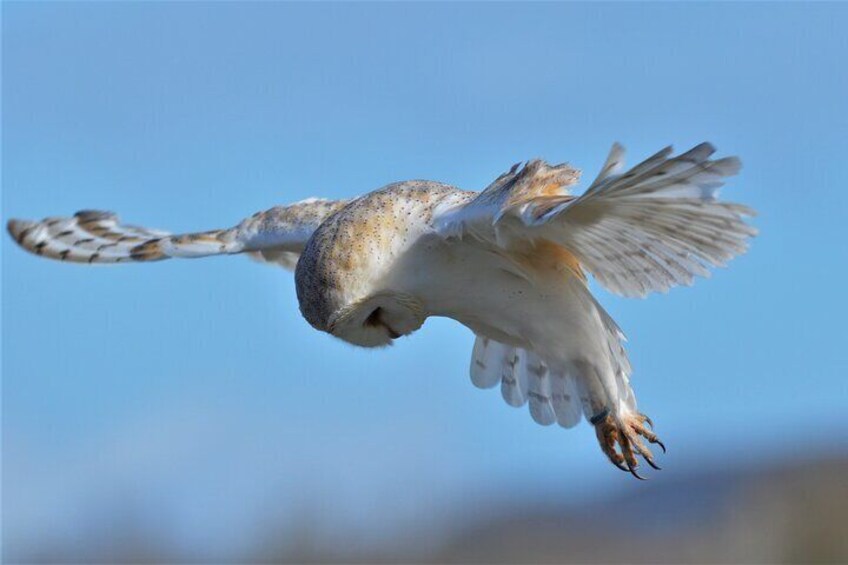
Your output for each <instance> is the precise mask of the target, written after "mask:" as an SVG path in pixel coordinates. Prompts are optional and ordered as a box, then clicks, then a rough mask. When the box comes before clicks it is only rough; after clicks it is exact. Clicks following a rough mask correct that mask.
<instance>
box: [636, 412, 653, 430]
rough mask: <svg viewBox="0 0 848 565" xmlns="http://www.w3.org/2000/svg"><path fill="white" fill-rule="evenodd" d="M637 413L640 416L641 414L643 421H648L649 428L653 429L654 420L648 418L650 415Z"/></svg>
mask: <svg viewBox="0 0 848 565" xmlns="http://www.w3.org/2000/svg"><path fill="white" fill-rule="evenodd" d="M639 415H640V416H642V418H643V419H644V420H645V422H647V423H648V425H649V426H651V429H652V430H653V429H654V421H653V420H651V418H650V417H648V415H647V414H642V413H641V412H640V413H639Z"/></svg>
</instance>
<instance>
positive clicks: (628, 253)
mask: <svg viewBox="0 0 848 565" xmlns="http://www.w3.org/2000/svg"><path fill="white" fill-rule="evenodd" d="M714 152H715V149H714V147H713V146H712V145H710V144H709V143H702V144H700V145H698V146H696V147H694V148H693V149H691V150H689V151H687V152H686V153H683V154H681V155H678V156H676V157H672V156H671V153H672V149H671V148H670V147H668V148H665V149H663V150H662V151H660V152H659V153H657V154H655V155H654V156H652V157H650V158H648V159H646V160H645V161H643V162H642V163H640V164H638V165H636V166H635V167H633V168H632V169H630V170H629V171H627V172H625V173H623V174H619V171H620V170H621V168H622V166H623V157H624V149H623V148H622V147H621V146H620V145H618V144H615V145H614V146H613V148H612V150H611V151H610V154H609V157H608V158H607V161H606V163H605V164H604V166H603V168H602V169H601V172H600V173H599V175H598V177H597V178H596V179H595V181H594V182H593V183H592V184H591V185H590V186H589V188H588V189H587V190H586V192H585V193H583V194H582V195H581V196H579V197H576V198H575V197H574V196H571V195H569V194H567V193H565V191H564V190H561V193H559V194H556V193H553V192H552V191H550V190H548V188H547V187H549V186H550V185H551V184H552V183H551V182H549V181H550V180H551V179H555V180H554V183H555V182H560V183H562V184H563V185H566V186H567V185H568V184H569V183H568V180H569V179H572V178H574V179H576V174H575V173H573V172H571V171H573V169H570V168H569V167H567V166H566V165H558V166H555V167H550V166H548V165H546V164H545V163H543V162H541V161H531V162H530V163H528V164H527V165H525V166H524V167H523V168H521V169H518V168H517V167H513V169H512V170H511V171H510V172H508V173H505V174H504V175H501V177H499V178H498V180H496V181H495V182H494V183H492V185H490V187H488V188H487V189H486V190H484V191H483V192H481V193H480V194H479V195H478V196H477V197H476V198H475V199H474V200H472V201H470V202H468V203H467V204H464V205H460V206H455V207H452V208H450V209H444V210H440V211H439V212H438V215H437V218H436V220H435V227H436V230H437V231H439V232H440V233H441V234H442V235H443V236H445V237H463V236H466V235H470V236H472V237H477V238H480V239H483V240H487V241H490V242H493V243H495V244H496V245H499V246H502V247H509V246H510V245H512V244H515V243H516V242H528V241H531V242H532V241H534V240H548V241H552V242H554V243H556V244H559V245H561V246H562V247H564V248H565V249H566V250H567V251H569V252H570V253H571V254H572V255H573V256H574V257H575V258H576V260H577V261H578V262H579V264H580V265H581V266H582V267H584V268H585V269H587V270H588V271H589V272H591V273H592V275H593V276H594V277H595V279H596V280H597V281H598V282H599V283H600V284H602V285H603V286H604V287H606V288H607V289H608V290H610V291H612V292H614V293H616V294H620V295H623V296H645V295H647V294H648V293H650V292H656V291H659V292H665V291H667V290H668V289H669V288H671V287H672V286H676V285H690V284H692V281H693V279H694V276H695V275H701V276H708V275H709V271H708V270H707V267H709V266H719V265H723V264H725V263H726V262H727V261H728V260H729V259H731V258H733V257H734V256H736V255H740V254H742V253H744V252H745V250H746V249H747V239H748V238H749V237H752V236H754V235H755V234H756V233H757V231H756V229H754V228H753V227H751V226H750V225H748V224H747V223H745V217H746V216H753V215H754V211H753V210H751V209H750V208H748V207H745V206H742V205H740V204H733V203H728V202H720V201H718V200H717V195H718V189H719V187H721V186H722V184H723V181H724V178H725V177H728V176H732V175H735V174H736V173H737V172H738V171H739V169H740V167H741V163H740V161H739V159H737V158H736V157H726V158H723V159H717V160H711V159H710V157H711V156H712V154H713V153H714Z"/></svg>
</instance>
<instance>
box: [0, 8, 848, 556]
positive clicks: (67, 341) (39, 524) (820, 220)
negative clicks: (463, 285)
mask: <svg viewBox="0 0 848 565" xmlns="http://www.w3.org/2000/svg"><path fill="white" fill-rule="evenodd" d="M2 15H3V29H2V31H3V40H2V41H3V45H2V46H3V59H2V63H3V69H2V80H3V90H2V95H3V100H2V103H3V106H2V128H3V131H2V134H3V138H2V142H3V147H2V185H3V186H2V207H3V214H2V215H3V220H4V222H5V220H7V219H8V218H10V217H23V218H41V217H44V216H49V215H58V214H68V213H72V212H74V211H76V210H78V209H82V208H101V209H108V210H115V211H117V212H119V213H120V214H121V215H122V217H123V218H124V219H126V220H127V221H129V222H130V223H137V224H144V225H149V226H152V227H160V228H165V229H170V230H175V231H187V230H196V229H209V228H215V227H224V226H229V225H232V224H234V223H236V222H238V221H239V220H240V219H241V218H243V217H245V216H247V215H250V214H251V213H253V212H255V211H257V210H260V209H263V208H268V207H270V206H272V205H275V204H281V203H286V202H290V201H294V200H299V199H302V198H305V197H308V196H313V195H317V196H325V197H347V196H351V195H356V194H359V193H362V192H367V191H369V190H372V189H375V188H378V187H380V186H382V185H384V184H387V183H389V182H392V181H396V180H403V179H409V178H427V179H434V180H440V181H445V182H449V183H451V184H456V185H458V186H461V187H463V188H468V189H480V188H482V187H484V186H485V185H486V184H487V183H488V182H489V181H491V180H492V179H493V178H494V177H495V176H497V175H498V174H499V173H500V172H502V171H503V170H504V169H505V168H507V167H508V166H509V165H511V164H512V163H514V162H516V161H519V160H522V159H526V158H530V157H534V156H540V157H543V158H546V159H549V160H551V161H562V160H567V161H569V162H571V163H573V164H574V165H576V166H578V167H581V168H583V169H584V171H586V176H587V177H589V178H591V177H592V176H593V175H594V174H595V172H596V171H597V169H598V168H599V167H600V165H601V163H602V162H603V160H604V158H605V156H606V152H607V150H608V148H609V146H610V144H611V143H612V142H613V141H616V140H618V141H620V142H622V143H623V144H624V145H625V146H626V147H627V148H628V150H629V157H630V162H631V163H635V162H637V161H638V160H640V159H641V158H644V157H645V156H647V155H648V154H651V153H653V152H654V151H656V150H657V149H659V148H661V147H662V146H664V145H666V144H669V143H673V144H674V145H675V146H676V147H677V148H678V149H680V150H684V149H687V148H688V147H690V146H692V145H694V144H696V143H698V142H700V141H703V140H709V141H712V142H713V143H715V144H716V145H717V146H718V148H719V152H720V154H723V155H730V154H736V155H739V156H740V157H741V158H742V160H743V163H744V169H743V171H742V174H741V175H740V176H739V177H737V178H734V179H732V180H731V182H730V183H729V185H728V186H727V187H725V189H724V191H723V196H724V197H725V198H727V199H729V200H736V201H740V202H744V203H745V204H748V205H750V206H753V207H754V208H756V209H757V210H758V211H759V212H760V215H759V216H758V217H757V218H756V220H755V222H754V223H755V225H756V226H757V227H758V228H759V229H760V230H761V236H760V237H758V238H757V239H756V240H755V241H754V243H753V247H752V249H751V251H750V253H749V254H748V255H746V256H744V257H742V258H740V259H737V260H736V261H734V262H733V263H732V264H731V265H730V268H729V269H720V270H718V271H717V272H716V273H715V274H714V276H713V277H712V278H711V279H709V280H699V281H698V283H697V284H696V285H695V286H694V287H693V288H685V289H675V290H673V291H672V292H671V293H670V294H668V295H665V296H652V297H650V298H649V299H647V300H642V301H639V300H635V301H634V300H624V299H619V298H616V297H613V296H611V295H609V294H607V293H605V292H603V291H602V290H599V295H600V298H601V301H602V302H603V303H604V304H605V306H606V307H607V308H608V309H609V311H610V312H611V313H612V314H613V316H614V317H615V318H616V319H617V320H618V321H619V323H620V325H621V326H622V327H623V329H624V330H625V332H626V333H627V334H628V336H629V338H630V342H629V351H630V355H631V358H632V360H633V364H634V367H635V374H634V383H635V388H636V392H637V396H638V398H639V400H640V406H641V407H642V408H643V409H644V410H645V411H646V412H648V413H649V414H650V415H651V416H652V417H653V418H654V420H655V422H656V424H657V426H658V430H659V431H660V432H661V435H662V436H663V437H664V439H665V440H666V443H667V444H668V445H669V448H670V451H669V455H668V456H667V457H666V459H665V466H666V470H665V471H663V473H664V474H667V475H673V474H674V473H675V472H679V470H681V469H691V468H692V467H694V466H698V465H701V464H712V463H713V460H714V459H715V458H716V456H717V455H719V454H720V455H721V456H722V457H727V458H730V459H732V460H733V461H735V462H738V463H740V464H748V465H756V464H758V463H759V462H760V461H762V460H769V459H770V458H774V457H778V456H796V457H803V456H806V455H809V454H811V453H818V452H821V451H826V450H827V449H831V450H833V449H839V450H842V451H844V445H845V442H844V439H845V433H844V431H843V430H844V429H845V424H846V423H848V417H847V416H846V408H848V391H846V384H845V375H846V373H848V361H846V359H848V355H847V354H846V350H845V347H846V343H848V331H846V324H845V320H844V318H845V314H846V299H845V291H844V281H845V278H846V275H848V261H847V259H848V252H846V246H845V244H846V242H848V227H846V226H848V223H846V221H845V211H846V210H847V209H848V189H846V187H848V172H846V167H845V164H844V159H845V157H844V155H845V142H846V139H848V107H846V103H845V101H846V100H848V73H847V72H846V71H845V70H844V69H845V63H844V61H845V57H846V55H848V37H846V35H845V33H844V30H845V27H846V25H848V6H846V5H839V4H826V5H825V4H813V5H807V4H803V5H802V4H770V5H760V4H686V5H673V4H642V5H640V4H600V5H598V4H574V5H556V4H522V5H519V4H476V3H475V4H461V5H446V4H426V5H425V4H351V5H338V4H320V5H316V4H260V3H257V4H249V5H242V4H239V5H236V4H221V3H218V4H194V3H192V4H189V3H180V4H164V3H143V4H132V5H126V4H123V5H115V4H106V3H94V4H72V3H69V4H56V3H50V4H46V3H44V4H24V3H4V4H3V14H2ZM472 340H473V336H472V334H471V332H470V331H469V330H466V329H465V328H463V327H461V326H459V325H458V324H456V323H453V322H451V321H448V320H431V321H429V322H428V323H427V324H426V325H425V327H424V328H423V329H422V331H420V332H419V333H418V334H416V335H414V336H413V337H412V338H410V339H404V340H401V341H400V342H399V343H398V344H397V345H396V346H395V347H393V348H391V349H389V350H381V351H366V350H360V349H355V348H352V347H350V346H348V345H346V344H343V343H341V342H339V341H335V340H333V339H332V338H330V337H328V336H326V335H323V334H320V333H317V332H315V331H313V330H312V329H311V328H310V327H309V326H308V325H307V323H306V322H305V321H303V320H302V319H301V317H300V315H299V313H298V310H297V301H296V297H295V294H294V286H293V280H292V276H291V274H290V273H287V272H285V271H282V270H279V269H275V268H270V267H265V266H261V265H257V264H254V263H252V262H251V261H248V260H247V259H244V258H240V257H230V258H221V259H212V260H204V261H168V262H163V263H159V264H153V265H130V266H124V267H115V268H112V267H102V268H86V267H80V266H73V265H66V264H59V263H54V262H48V261H44V260H38V259H36V258H34V257H32V256H29V255H26V254H24V253H23V252H22V251H20V250H18V249H16V248H14V246H13V245H12V244H11V242H10V240H9V238H8V237H4V238H3V243H2V347H3V358H2V378H3V383H2V385H3V405H2V411H3V415H2V418H3V422H2V423H3V490H4V498H3V515H4V530H5V536H4V537H5V543H6V544H7V547H15V548H18V549H20V548H23V547H25V546H26V544H28V543H31V542H33V540H37V539H39V536H43V535H44V532H45V531H50V532H52V533H51V534H50V535H52V536H53V537H54V538H55V539H56V540H59V541H56V543H64V542H62V540H66V541H67V540H68V539H74V537H75V536H80V535H83V534H81V533H80V532H79V531H77V530H79V526H78V525H72V524H76V523H77V522H78V521H79V520H82V521H84V522H85V523H95V524H96V523H97V520H98V519H101V520H106V521H108V520H109V518H105V517H107V516H111V515H112V514H110V512H113V511H114V510H115V508H120V511H121V512H125V513H128V514H132V515H133V516H135V515H136V514H137V515H138V516H139V517H140V518H139V520H140V521H141V523H143V524H145V526H144V527H149V528H153V529H154V530H155V529H156V528H157V527H161V528H163V529H166V530H167V532H168V533H167V534H166V535H168V536H171V537H173V540H174V542H175V543H179V544H184V545H186V547H189V548H191V547H205V548H219V547H220V548H221V551H224V550H225V549H227V548H233V547H235V546H236V545H238V544H239V543H248V542H249V541H250V540H251V539H252V538H251V536H253V535H260V534H256V527H255V526H256V519H257V516H262V515H268V514H269V513H270V514H272V515H274V516H278V517H279V519H280V520H283V521H285V520H286V519H288V518H287V517H290V516H291V515H292V513H293V512H296V511H297V509H298V508H301V507H305V506H310V505H315V504H318V505H319V507H326V511H325V512H323V513H321V516H320V517H319V519H318V521H319V522H322V523H323V522H327V523H328V524H340V525H341V526H343V527H344V528H348V529H350V528H354V529H361V530H362V531H367V532H370V533H371V534H373V535H375V536H378V537H379V536H381V535H385V533H386V532H389V531H391V528H392V527H398V526H397V524H409V523H419V522H422V521H424V522H427V521H428V520H429V521H431V522H434V523H438V522H439V520H438V519H437V516H438V513H437V512H436V510H435V509H437V508H438V509H449V508H453V507H455V506H457V505H458V504H465V503H466V502H467V501H468V500H471V499H473V500H478V499H479V500H484V499H487V497H491V496H524V495H525V493H526V496H540V497H544V496H550V497H558V498H568V497H576V496H586V494H585V492H586V491H587V490H590V491H592V492H607V491H609V490H610V489H618V490H620V489H635V488H639V485H636V484H634V483H635V481H633V482H631V481H627V480H625V478H624V477H623V476H622V475H621V474H620V473H619V472H617V471H616V470H615V469H612V468H611V467H610V466H609V465H608V464H607V463H606V462H605V461H604V460H603V458H602V455H601V454H600V451H599V450H598V449H597V446H596V442H595V439H594V434H593V433H592V431H591V429H590V428H589V427H588V426H586V425H583V426H581V427H579V428H577V429H576V430H572V431H565V430H561V429H556V428H541V427H539V426H537V425H535V424H534V423H533V422H532V420H531V419H530V417H529V415H528V414H527V413H526V412H525V411H523V410H522V411H518V410H514V409H511V408H509V407H508V406H506V405H505V404H504V403H503V401H502V400H501V399H500V397H499V395H498V393H497V392H495V391H479V390H476V389H474V388H473V387H472V385H471V384H470V381H469V379H468V375H467V366H468V361H469V356H470V352H471V345H472ZM834 434H836V436H834ZM834 442H835V443H834ZM657 479H658V480H662V479H661V478H660V477H657ZM410 485H415V488H410ZM474 497H477V498H474ZM272 501H273V502H272ZM320 505H324V506H320ZM363 514H364V515H365V516H366V517H368V516H370V518H366V519H363V518H362V516H363ZM75 528H76V529H75ZM340 529H343V528H340ZM357 531H358V530H357ZM369 535H370V534H369ZM364 537H365V538H367V536H364ZM210 551H212V550H211V549H210Z"/></svg>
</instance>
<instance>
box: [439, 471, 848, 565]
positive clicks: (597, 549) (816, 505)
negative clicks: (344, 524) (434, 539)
mask: <svg viewBox="0 0 848 565" xmlns="http://www.w3.org/2000/svg"><path fill="white" fill-rule="evenodd" d="M847 471H848V460H846V459H834V460H829V461H819V462H814V463H806V464H803V465H799V466H795V467H786V468H781V469H771V470H762V471H757V472H750V471H749V472H729V471H728V472H720V473H709V474H707V473H704V474H693V475H691V476H688V477H686V478H685V479H681V480H676V481H673V482H667V481H664V480H662V479H659V480H656V481H655V482H653V483H652V484H651V485H650V486H648V487H647V488H645V489H644V490H642V491H640V492H639V493H638V494H637V495H630V496H627V497H616V498H612V499H609V500H606V501H604V502H599V503H597V504H594V505H587V506H582V507H579V508H573V507H557V506H555V505H552V506H548V507H538V506H537V507H532V508H531V507H512V508H503V509H502V510H501V512H500V513H499V514H498V515H495V516H491V517H488V518H487V519H483V520H481V522H480V523H478V524H473V525H470V526H469V527H467V528H465V529H464V530H463V531H462V532H461V533H459V534H458V535H457V536H456V537H455V538H454V539H453V540H452V541H451V542H450V543H449V544H448V545H447V546H446V548H445V549H444V551H443V552H442V553H441V554H440V555H439V556H438V558H437V560H438V561H442V562H452V563H494V562H504V563H519V562H520V563H846V562H848V529H846V524H848V472H847Z"/></svg>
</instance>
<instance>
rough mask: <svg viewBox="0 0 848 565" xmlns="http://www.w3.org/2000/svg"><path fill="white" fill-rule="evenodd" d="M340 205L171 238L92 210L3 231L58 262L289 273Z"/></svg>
mask: <svg viewBox="0 0 848 565" xmlns="http://www.w3.org/2000/svg"><path fill="white" fill-rule="evenodd" d="M345 203H346V201H343V200H323V199H316V198H310V199H308V200H303V201H301V202H296V203H294V204H290V205H288V206H276V207H274V208H271V209H270V210H265V211H263V212H257V213H256V214H254V215H253V216H251V217H249V218H247V219H245V220H244V221H242V222H241V223H239V224H238V225H237V226H235V227H233V228H229V229H222V230H212V231H206V232H197V233H185V234H176V235H175V234H170V233H168V232H164V231H159V230H155V229H150V228H142V227H137V226H131V225H126V224H122V223H121V222H120V221H119V219H118V216H116V215H115V214H113V213H111V212H100V211H93V210H84V211H81V212H77V213H76V214H74V215H73V216H71V217H54V218H46V219H44V220H41V221H38V222H35V221H27V220H10V221H9V224H8V230H9V233H10V234H11V235H12V237H13V238H14V239H15V241H16V242H17V243H18V245H20V246H21V247H23V248H24V249H26V250H27V251H29V252H31V253H35V254H36V255H41V256H43V257H49V258H51V259H57V260H60V261H69V262H75V263H124V262H134V261H160V260H163V259H170V258H171V257H183V258H195V257H207V256H210V255H231V254H235V253H248V254H249V255H251V256H252V257H254V258H256V259H259V260H261V261H267V262H273V263H277V264H280V265H282V266H283V267H286V268H289V269H293V268H294V266H295V265H296V263H297V258H298V256H299V255H300V253H301V251H302V250H303V248H304V246H305V245H306V242H307V240H308V239H309V237H310V236H311V235H312V232H313V231H315V229H316V228H317V227H318V226H319V225H320V224H321V222H323V221H324V219H326V218H327V217H328V216H330V215H331V214H333V213H334V212H336V211H337V210H339V209H341V208H342V207H343V206H344V205H345Z"/></svg>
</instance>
